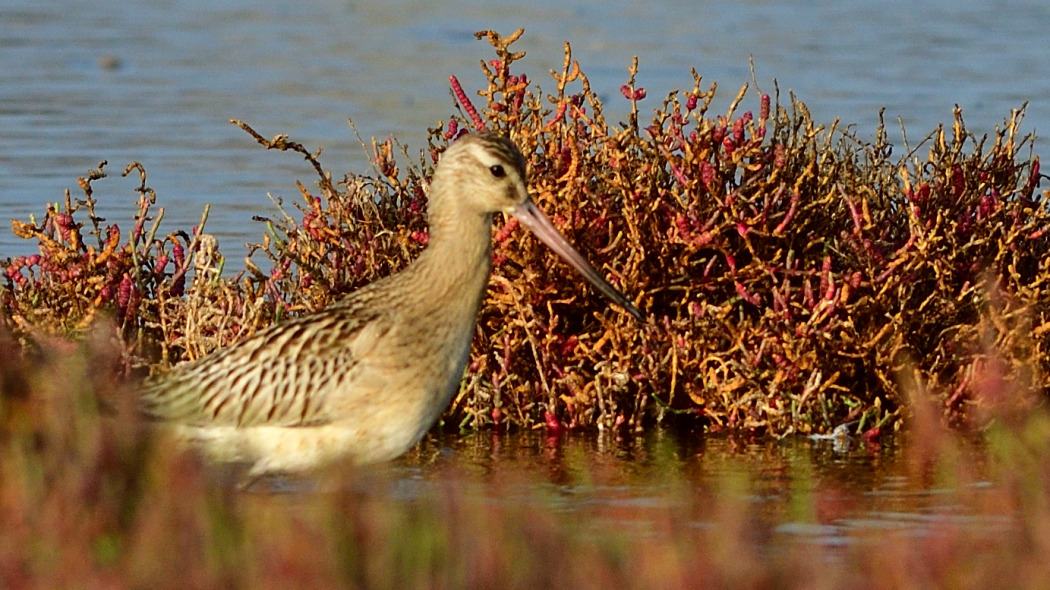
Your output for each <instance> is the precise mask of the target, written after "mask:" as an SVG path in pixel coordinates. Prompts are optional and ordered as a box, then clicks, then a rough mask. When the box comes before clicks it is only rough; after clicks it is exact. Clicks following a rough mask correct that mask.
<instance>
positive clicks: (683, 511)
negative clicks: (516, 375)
mask: <svg viewBox="0 0 1050 590" xmlns="http://www.w3.org/2000/svg"><path fill="white" fill-rule="evenodd" d="M361 481H362V480H361V479H355V483H354V484H352V485H354V486H355V487H357V492H358V493H361V494H363V495H365V496H369V497H373V498H376V497H381V498H384V499H390V498H396V499H397V500H398V501H401V502H407V503H420V502H428V501H432V500H433V498H435V497H443V496H444V495H446V494H449V493H450V490H454V491H453V492H451V493H454V494H455V495H457V496H462V497H463V498H466V499H467V500H466V501H469V502H477V503H479V504H482V505H490V506H492V505H495V506H499V507H504V508H512V509H515V508H522V507H525V508H530V509H539V510H542V511H544V512H547V513H554V514H557V515H560V516H559V518H568V519H573V520H575V521H577V522H579V523H580V525H581V526H582V527H584V528H585V529H586V530H588V531H590V532H591V533H592V534H596V535H602V534H604V533H607V532H609V531H617V532H618V534H622V533H623V531H624V530H629V531H634V532H635V533H637V534H657V533H658V532H659V531H661V530H663V529H664V528H665V527H666V523H667V522H668V519H669V518H671V519H674V520H676V521H679V522H678V524H682V523H681V522H680V519H686V522H687V523H688V525H689V526H691V527H695V528H699V529H707V528H710V527H719V526H725V522H724V521H723V519H725V518H730V517H727V516H726V515H725V512H726V511H730V512H732V511H738V512H740V513H741V514H746V515H747V517H746V519H745V520H746V522H747V526H748V527H750V534H751V535H753V538H754V542H755V543H756V544H758V545H760V546H774V545H776V544H777V543H780V542H790V543H794V542H797V541H799V540H800V539H801V540H803V541H805V542H809V543H815V544H818V545H821V546H826V547H837V546H845V545H849V544H852V543H855V542H857V541H858V540H861V539H864V538H865V537H867V536H869V535H877V534H879V533H880V532H884V531H891V530H892V531H895V532H904V533H906V534H908V535H914V536H917V537H922V536H924V535H928V534H931V532H932V531H936V530H938V529H941V528H943V527H945V526H951V527H955V528H963V529H966V530H973V531H975V532H976V533H977V534H978V535H979V536H992V535H999V534H1003V533H1005V532H1006V531H1008V530H1009V528H1010V525H1011V523H1012V522H1013V519H1012V516H1011V515H1010V514H1004V513H1002V512H1001V511H996V510H991V511H989V510H988V509H987V508H988V507H987V506H984V505H983V504H982V502H981V496H982V495H983V494H985V493H988V492H990V491H992V490H994V489H995V487H996V486H995V484H993V483H992V482H988V481H978V482H977V483H968V484H966V483H952V482H941V481H938V480H937V478H936V477H935V476H934V475H933V474H931V473H929V472H928V471H924V470H922V469H918V468H917V467H916V465H915V464H914V463H913V462H910V461H909V460H908V459H907V458H906V456H905V453H904V452H903V451H902V450H901V448H900V447H899V446H898V445H897V444H896V442H895V441H894V440H892V439H890V440H886V441H883V443H882V444H872V445H855V446H854V447H853V448H851V449H849V450H848V451H846V452H841V451H836V450H835V448H834V446H833V445H831V444H828V443H827V442H826V441H813V440H807V439H805V438H802V437H796V438H787V439H783V440H765V439H762V440H759V439H748V438H742V437H735V436H710V435H707V436H703V435H698V434H695V433H678V432H672V431H667V430H657V431H654V432H652V433H649V434H646V435H644V436H618V435H615V434H608V433H606V434H603V435H600V436H599V435H594V434H575V433H574V434H569V435H563V436H547V435H546V434H545V433H543V432H532V433H499V432H491V431H488V432H478V433H471V434H465V435H461V434H454V435H452V434H450V435H443V436H442V435H439V436H434V435H432V436H430V437H428V438H427V439H425V441H424V442H423V443H421V444H420V445H419V447H418V448H417V449H416V450H414V451H413V452H412V453H410V454H409V455H408V456H406V457H405V458H403V459H401V460H399V461H396V462H394V463H391V464H389V465H384V466H379V467H376V468H375V469H374V470H368V476H367V477H366V478H365V480H363V481H366V482H367V483H365V484H362V483H361Z"/></svg>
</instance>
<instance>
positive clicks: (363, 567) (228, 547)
mask: <svg viewBox="0 0 1050 590" xmlns="http://www.w3.org/2000/svg"><path fill="white" fill-rule="evenodd" d="M0 345H3V346H10V345H12V342H11V341H10V336H9V335H4V336H3V341H2V342H0ZM98 362H99V359H98V358H97V354H95V353H93V352H90V350H89V348H88V347H81V348H78V349H75V350H55V349H48V350H47V351H46V352H45V353H44V354H43V355H42V357H41V358H37V359H34V360H32V361H20V360H16V359H15V358H13V357H11V356H5V357H3V359H2V360H0V387H2V392H3V396H2V398H0V400H2V405H0V530H2V531H3V534H2V535H0V587H3V588H13V589H14V588H95V587H112V588H123V587H150V588H164V587H172V588H175V587H178V588H220V587H221V588H232V587H251V588H285V587H324V588H331V587H350V588H406V587H426V588H492V587H506V588H536V587H566V588H610V587H614V588H653V587H661V588H932V587H951V588H989V587H997V588H1003V587H1010V588H1043V587H1045V581H1046V580H1047V579H1050V445H1048V442H1050V419H1048V417H1047V416H1046V415H1045V414H1044V413H1043V412H1041V411H1037V412H1034V413H1033V414H1032V415H1029V416H1027V417H1024V418H1020V419H1019V418H1010V419H999V420H996V421H995V425H994V426H992V427H990V428H989V429H988V430H987V431H986V432H985V435H984V437H983V438H982V439H981V440H980V441H973V440H968V439H965V438H963V437H962V435H960V434H958V433H956V432H953V431H950V430H946V429H944V427H943V426H942V425H941V423H940V421H939V419H938V418H937V414H936V412H929V411H927V412H919V413H918V414H917V416H918V418H917V419H916V420H915V421H914V422H912V423H911V424H912V426H911V428H910V429H909V432H908V434H907V435H905V436H904V437H903V439H900V438H894V439H890V440H887V441H886V444H888V445H891V446H888V447H880V445H879V444H878V443H867V444H866V443H859V444H860V445H861V446H860V447H859V448H855V449H854V451H853V452H852V453H853V454H852V455H840V454H836V453H835V452H833V451H832V450H831V448H830V446H829V444H828V443H819V445H824V446H819V445H818V444H817V443H814V446H813V447H812V451H811V453H812V458H809V457H807V456H806V455H805V454H804V453H802V454H800V453H798V452H792V453H788V452H785V451H784V449H785V448H788V447H786V446H785V445H787V444H789V443H787V442H776V441H773V440H770V439H767V440H766V441H765V442H763V441H761V440H757V441H756V440H751V439H748V438H747V437H739V436H729V437H728V438H726V437H725V435H722V436H720V437H718V438H711V436H713V435H708V437H707V438H697V437H696V436H692V435H687V434H683V435H680V436H676V435H673V433H670V432H665V431H654V432H652V433H650V434H649V435H648V436H649V437H650V439H652V438H655V439H657V442H655V443H653V442H646V441H635V442H632V441H630V440H627V441H624V440H619V438H618V437H617V436H616V435H611V434H609V433H606V434H605V435H593V434H592V435H583V436H580V435H574V436H573V437H567V435H565V434H562V435H550V436H548V437H546V438H545V439H544V438H543V437H531V438H527V439H524V440H525V442H524V443H523V442H521V440H522V437H523V435H518V436H517V437H516V436H515V435H513V434H506V433H500V432H498V431H497V432H492V433H476V434H474V435H472V438H467V439H464V438H462V437H456V438H455V439H454V442H453V443H451V444H452V445H453V446H454V448H455V451H454V452H452V453H449V452H446V451H443V450H442V448H443V447H442V445H443V444H445V443H443V442H442V441H441V440H439V439H428V440H427V441H426V442H425V443H424V444H422V445H421V446H420V447H419V448H418V449H417V450H415V451H414V452H413V453H412V454H410V455H409V456H408V457H406V458H405V459H403V460H401V461H399V462H397V463H395V464H394V465H389V466H380V467H376V468H373V469H370V470H361V471H348V470H343V469H333V470H330V471H327V472H323V473H320V474H318V475H317V476H316V477H314V478H310V479H306V480H302V481H276V482H269V484H268V486H269V487H264V488H262V489H259V490H255V491H252V492H242V491H238V490H236V489H235V488H234V487H232V486H231V485H229V484H228V483H226V482H225V480H224V474H223V473H221V472H216V471H212V470H210V469H209V468H207V467H205V466H204V465H202V464H201V463H200V462H199V461H198V460H197V459H196V458H195V457H193V456H192V455H189V454H184V453H182V452H180V451H178V450H177V449H173V448H171V447H169V446H168V445H166V444H165V442H164V439H163V437H162V436H158V435H156V434H155V433H151V432H150V430H148V429H147V428H144V425H143V424H141V423H139V422H138V421H137V420H136V419H135V418H133V417H130V416H133V414H130V413H123V412H118V413H117V414H115V415H114V414H111V412H109V411H106V412H100V411H99V410H98V408H97V399H98V392H99V391H109V392H110V393H119V392H118V391H117V389H119V387H121V385H120V383H119V382H118V381H112V382H107V381H106V380H105V378H104V377H100V376H99V375H98V374H97V373H95V372H94V370H93V367H94V366H95V365H96V364H97V363H98ZM115 397H116V399H124V398H125V397H127V396H121V395H117V396H115ZM792 440H797V439H792ZM854 444H858V443H857V442H856V441H855V443H854ZM851 458H852V459H851ZM858 458H859V459H858ZM274 490H285V493H270V492H272V491H274ZM879 514H882V516H879ZM866 522H869V523H870V524H866Z"/></svg>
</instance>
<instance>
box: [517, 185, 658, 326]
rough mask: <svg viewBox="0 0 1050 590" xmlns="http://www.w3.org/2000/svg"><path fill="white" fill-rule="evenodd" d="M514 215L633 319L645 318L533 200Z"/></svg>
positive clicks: (519, 208) (528, 201)
mask: <svg viewBox="0 0 1050 590" xmlns="http://www.w3.org/2000/svg"><path fill="white" fill-rule="evenodd" d="M511 214H512V215H513V216H514V217H515V218H516V219H517V220H518V222H519V223H521V224H522V225H524V226H525V227H527V228H529V229H530V230H531V231H532V233H534V234H536V236H537V237H538V238H539V239H541V240H543V243H545V244H547V245H548V246H550V248H551V250H554V252H556V253H557V254H558V256H561V257H562V258H564V259H565V260H566V261H567V262H568V263H569V264H571V265H573V266H574V267H575V268H576V270H578V271H579V272H580V274H581V275H583V276H584V278H586V279H587V280H588V281H590V282H591V284H592V285H594V286H595V287H597V289H598V290H599V291H601V292H602V294H603V295H605V296H606V297H608V298H609V299H610V300H611V301H612V302H613V303H615V304H616V305H619V306H620V307H622V308H624V309H626V310H627V311H629V312H631V315H633V316H634V317H636V318H638V319H642V312H640V311H638V308H636V307H635V306H634V304H632V303H631V301H630V300H629V299H627V298H626V297H624V295H623V293H620V292H619V291H617V290H616V287H613V286H612V285H611V284H609V281H607V280H605V277H603V276H602V275H601V274H599V273H598V271H597V270H595V268H594V267H593V266H591V263H590V262H587V259H586V258H584V257H583V255H582V254H580V253H579V252H577V251H576V248H573V247H572V245H571V244H569V242H567V241H566V240H565V238H564V237H562V235H561V234H560V233H558V230H556V229H554V226H553V225H551V222H550V220H549V219H547V216H546V215H544V214H543V212H542V211H540V209H539V207H537V206H536V204H535V203H533V202H532V200H531V199H529V200H527V201H525V202H524V203H522V204H520V205H518V206H517V207H515V208H514V210H513V211H511Z"/></svg>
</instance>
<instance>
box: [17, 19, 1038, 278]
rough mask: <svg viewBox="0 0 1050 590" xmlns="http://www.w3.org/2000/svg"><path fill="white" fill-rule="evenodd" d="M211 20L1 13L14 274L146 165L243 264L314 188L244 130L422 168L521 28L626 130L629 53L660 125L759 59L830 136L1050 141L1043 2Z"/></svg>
mask: <svg viewBox="0 0 1050 590" xmlns="http://www.w3.org/2000/svg"><path fill="white" fill-rule="evenodd" d="M213 4H215V3H211V2H196V1H194V0H166V1H146V2H137V3H121V2H114V1H108V0H96V1H94V2H82V1H77V0H67V1H57V0H51V1H48V0H43V1H41V0H6V1H5V2H4V3H3V4H2V5H0V222H2V226H0V258H4V257H7V256H12V255H16V254H25V253H31V252H33V251H34V250H35V248H34V247H33V245H32V244H29V243H25V242H22V241H21V240H17V239H15V238H14V237H13V236H12V235H11V234H10V232H9V230H8V220H9V219H11V218H19V219H26V218H27V217H28V215H29V214H30V213H33V212H36V213H38V214H40V213H41V212H42V211H43V209H44V204H45V203H46V202H48V201H58V200H61V199H62V198H63V191H64V190H65V189H66V188H70V189H75V188H76V178H77V177H78V176H81V175H83V174H85V172H86V171H87V170H88V169H89V168H91V167H94V166H95V165H97V164H98V162H99V161H100V160H103V159H105V160H108V161H109V162H110V168H109V170H110V171H111V172H113V173H116V172H119V171H120V170H122V169H123V168H124V166H125V165H126V164H127V163H128V162H130V161H132V160H137V161H139V162H142V163H143V164H144V165H145V166H146V169H147V171H148V172H149V185H150V186H151V187H152V188H154V189H155V190H156V191H157V193H158V194H159V196H160V199H161V203H162V204H163V205H164V206H166V208H167V217H166V219H167V222H166V225H165V227H166V229H167V230H168V231H172V230H174V229H181V228H188V227H190V226H191V225H193V224H195V223H196V221H197V220H198V219H199V217H200V212H201V209H202V207H203V205H204V204H205V203H212V205H213V208H212V216H211V221H210V222H209V229H210V231H211V232H212V233H215V234H216V235H218V236H219V238H220V241H221V243H222V246H223V250H224V251H225V253H226V254H227V256H229V257H231V258H233V259H235V260H236V259H239V258H240V256H241V254H242V252H243V249H242V248H241V244H243V243H245V242H248V241H256V240H257V239H258V238H257V236H259V235H260V233H261V227H260V226H259V225H258V224H255V223H253V222H251V221H250V218H251V216H252V215H253V214H266V213H267V212H268V211H270V207H271V205H270V203H269V200H268V199H267V198H266V194H267V193H272V194H274V195H287V196H294V195H296V194H297V191H296V189H295V184H294V182H295V180H296V179H297V178H301V179H305V180H307V181H309V182H312V180H313V176H312V172H311V171H310V170H309V168H307V166H306V165H305V163H304V162H302V161H301V160H300V159H299V158H297V157H295V156H293V155H290V154H278V153H269V152H266V151H264V150H263V149H261V148H260V147H258V146H257V145H256V144H255V143H254V142H253V141H252V140H251V139H250V138H249V137H248V136H247V135H245V134H244V133H243V132H242V131H240V130H239V129H237V128H235V127H233V126H231V125H229V124H228V123H227V122H226V121H227V120H228V119H230V118H239V119H243V120H245V121H247V122H248V123H250V124H252V125H253V126H254V127H255V128H256V129H257V130H259V131H260V132H261V133H263V134H264V135H268V136H272V135H275V134H278V133H288V134H290V135H292V137H293V138H295V139H297V140H299V141H301V142H303V143H305V144H306V145H308V146H310V147H318V146H323V147H324V148H325V153H324V156H323V158H322V161H323V162H324V163H325V165H326V166H327V167H329V168H331V169H332V170H333V171H334V173H335V175H336V176H337V177H340V176H341V175H342V174H343V173H344V172H346V171H355V172H367V171H368V166H367V159H366V157H365V152H364V151H363V150H362V149H361V148H360V145H359V144H358V142H357V140H356V139H355V138H354V135H353V133H352V131H351V130H350V128H349V127H348V126H347V123H346V122H347V119H348V118H352V119H353V120H354V122H355V123H356V124H357V127H358V128H359V129H360V131H361V133H362V135H364V136H365V137H366V138H367V137H368V136H372V135H375V136H378V137H380V138H385V137H386V136H389V135H393V136H396V137H398V138H399V139H400V140H402V142H403V143H405V144H407V145H408V146H409V147H410V149H411V150H412V153H415V151H417V150H418V149H419V148H420V147H421V146H422V139H423V137H424V136H425V130H426V127H427V126H431V125H433V124H435V123H436V121H438V120H439V119H446V118H447V116H448V114H449V113H451V112H452V108H451V105H452V101H451V98H450V96H449V93H448V87H447V81H448V76H449V75H450V74H455V75H457V76H459V78H460V79H461V80H462V81H463V83H464V85H465V86H467V87H468V88H477V87H480V86H481V85H482V81H483V78H482V75H481V73H480V70H479V68H478V65H477V64H478V61H479V60H481V59H489V58H490V57H491V56H492V53H491V51H490V47H489V46H488V44H487V42H484V41H483V42H477V41H475V40H474V38H473V36H472V32H473V31H475V30H478V29H485V28H491V29H495V30H498V31H500V32H503V33H510V32H511V31H513V30H514V29H515V28H516V27H519V26H522V27H525V28H526V35H525V37H524V38H523V39H522V40H521V41H520V42H519V44H518V45H517V47H518V48H519V49H523V50H526V51H527V52H528V54H529V56H528V58H527V59H526V61H525V62H524V65H523V67H522V69H523V70H524V71H526V72H527V73H529V75H530V77H531V78H532V79H533V80H534V81H537V82H540V83H541V85H543V86H544V87H545V88H548V87H551V86H552V85H551V84H548V83H547V82H548V81H549V80H550V78H549V77H548V75H547V74H546V72H547V71H548V70H550V69H552V68H560V66H561V63H562V53H561V52H562V46H563V43H564V42H565V41H570V42H571V43H572V44H573V48H574V51H575V57H576V58H577V59H578V60H579V61H580V63H581V65H582V66H583V68H584V71H585V72H587V73H588V75H589V76H590V78H591V81H592V84H593V86H594V88H595V89H596V90H598V91H599V92H600V93H601V94H603V95H604V97H605V98H606V99H607V101H608V104H609V110H608V112H607V114H608V115H609V116H610V118H612V119H613V120H617V119H618V118H619V116H620V115H622V113H624V107H625V105H624V103H623V102H622V99H621V98H620V97H619V92H618V88H619V86H620V84H622V83H623V82H624V81H625V79H626V76H627V74H626V68H627V66H628V65H629V64H630V60H631V56H632V55H638V56H639V58H640V60H641V67H642V70H641V75H640V76H639V83H640V85H642V86H644V87H646V88H647V90H648V91H649V96H650V99H649V102H650V103H651V105H649V108H653V107H655V106H657V103H658V101H659V99H660V98H661V97H662V96H664V95H665V94H666V93H667V92H668V91H670V90H673V89H675V88H687V87H690V86H691V77H690V74H689V68H690V67H695V68H696V69H697V71H698V72H700V73H701V74H702V75H703V76H704V79H705V80H706V81H717V82H719V84H720V88H721V89H722V102H721V103H716V104H720V105H725V104H726V103H727V102H728V100H729V99H730V98H731V96H732V95H734V94H735V93H736V90H737V89H738V88H739V86H740V85H741V84H742V83H744V82H747V81H749V80H750V73H749V65H748V57H749V56H753V58H754V63H755V67H756V75H757V79H758V81H759V84H760V86H761V87H762V90H764V91H767V92H771V91H772V90H773V83H772V80H773V79H774V78H776V79H777V80H778V81H779V84H780V88H781V90H782V91H784V92H785V93H786V91H787V90H791V91H793V92H794V93H795V94H796V95H797V96H798V97H799V98H801V99H802V100H803V101H804V102H806V103H807V105H808V106H809V107H810V111H811V112H812V114H813V115H814V117H815V118H816V119H817V120H818V121H821V122H831V121H832V120H834V119H836V118H838V119H840V120H842V121H843V122H844V123H852V124H855V125H856V129H857V130H858V133H859V134H860V136H861V137H870V136H871V134H872V132H873V130H874V128H875V124H876V120H877V113H878V109H879V108H880V107H883V106H884V107H886V112H887V118H888V120H891V121H893V120H895V118H896V117H898V116H899V117H901V118H902V119H903V121H904V123H905V125H906V126H907V128H908V130H909V137H910V138H912V139H918V138H920V137H922V136H923V135H925V134H926V133H927V132H928V131H930V130H932V129H933V127H934V126H935V125H936V124H937V123H938V122H942V121H945V122H947V121H950V119H951V112H952V108H953V105H955V104H959V105H961V106H962V107H963V109H964V112H965V115H966V119H967V121H968V124H969V126H970V128H971V129H972V130H974V131H976V132H979V133H984V132H988V131H991V130H992V129H994V127H995V126H996V125H997V124H1000V123H1001V122H1002V120H1003V119H1004V118H1005V117H1007V116H1008V115H1009V113H1010V110H1011V109H1013V108H1017V107H1019V106H1020V105H1021V104H1022V103H1023V102H1025V101H1028V102H1029V107H1028V116H1027V118H1026V126H1025V128H1026V130H1035V131H1037V132H1042V133H1050V43H1047V42H1046V30H1047V26H1048V25H1047V23H1050V3H1047V2H1045V1H1043V0H1000V1H993V2H983V3H971V4H974V5H975V6H973V5H963V3H956V2H951V1H947V0H944V1H922V0H910V1H903V0H890V1H875V0H852V1H849V2H846V1H832V0H816V1H801V0H798V1H794V2H792V1H790V0H751V1H737V0H717V1H712V2H685V1H678V2H675V1H663V2H655V3H653V2H646V3H642V2H631V1H630V0H611V1H608V2H603V3H600V5H599V3H587V2H579V1H561V2H553V1H551V0H532V1H530V2H521V1H520V0H519V1H517V2H509V1H497V2H488V3H484V4H482V3H473V2H465V1H463V0H455V1H452V2H446V3H443V4H441V5H439V3H434V2H425V1H392V2H384V3H377V2H365V1H346V0H344V1H337V0H316V1H312V2H285V3H281V4H279V5H277V4H275V5H273V6H260V5H259V4H260V3H255V2H248V1H246V0H233V1H228V2H224V3H222V4H223V6H222V7H221V8H216V7H215V6H213ZM643 104H644V103H643ZM721 108H724V106H723V107H720V108H719V110H721ZM1045 145H1046V142H1045V141H1041V142H1040V143H1039V147H1045ZM136 184H137V181H136V180H131V179H119V178H112V179H108V180H106V181H103V182H101V183H99V184H97V185H96V189H97V193H96V194H97V195H98V196H99V198H100V199H101V200H102V203H103V205H104V206H105V208H104V211H103V212H104V214H106V215H108V216H109V217H110V220H111V221H121V220H127V219H129V218H130V215H131V211H132V204H133V203H134V201H135V199H136V195H135V193H134V191H133V188H134V187H135V186H136ZM121 225H122V227H123V228H125V229H127V227H128V226H130V223H128V222H127V221H123V223H122V224H121ZM236 266H239V264H238V265H236Z"/></svg>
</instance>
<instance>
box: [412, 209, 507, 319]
mask: <svg viewBox="0 0 1050 590" xmlns="http://www.w3.org/2000/svg"><path fill="white" fill-rule="evenodd" d="M491 264H492V214H480V215H472V216H469V217H457V218H455V219H448V220H446V219H443V218H440V217H438V218H432V219H431V220H430V241H429V244H428V245H427V248H426V250H424V251H423V253H422V254H420V255H419V258H418V259H417V260H416V261H415V262H414V263H413V267H414V268H413V272H414V273H416V274H417V275H418V276H417V278H416V280H418V281H419V283H418V284H420V285H424V286H425V289H424V290H425V292H426V293H425V294H423V295H424V296H426V297H433V298H438V299H439V300H443V301H445V302H447V303H448V304H453V303H454V302H462V305H463V306H464V311H468V310H467V309H466V308H469V311H468V313H470V314H471V316H472V317H473V315H474V314H476V313H477V307H478V305H479V304H480V302H481V297H482V296H483V294H484V292H485V287H486V286H487V285H488V279H489V270H490V267H491Z"/></svg>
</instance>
